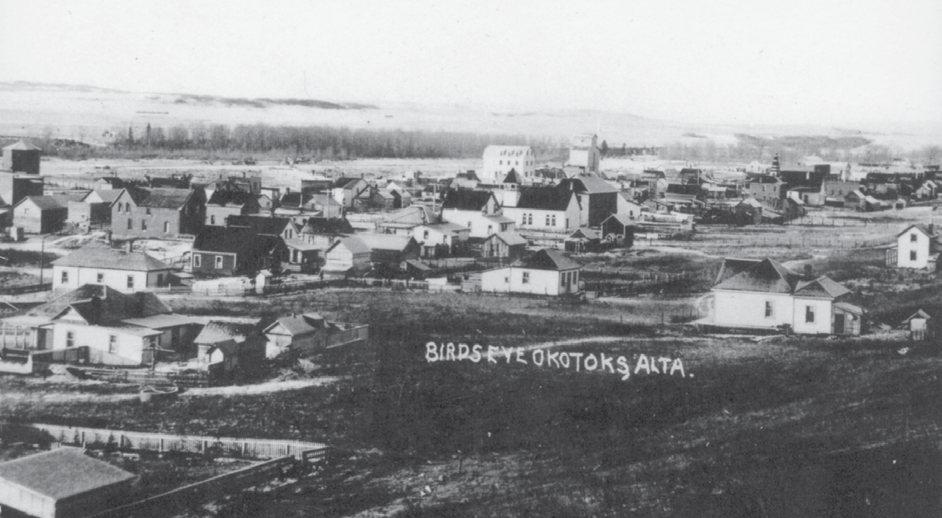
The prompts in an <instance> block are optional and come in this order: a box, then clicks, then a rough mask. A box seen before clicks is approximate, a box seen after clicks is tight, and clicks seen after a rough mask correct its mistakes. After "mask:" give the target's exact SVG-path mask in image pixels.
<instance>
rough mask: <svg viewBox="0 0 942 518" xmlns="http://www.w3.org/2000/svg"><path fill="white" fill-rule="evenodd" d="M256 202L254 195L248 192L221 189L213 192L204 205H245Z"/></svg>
mask: <svg viewBox="0 0 942 518" xmlns="http://www.w3.org/2000/svg"><path fill="white" fill-rule="evenodd" d="M254 202H257V200H256V199H255V195H254V194H252V193H250V192H245V191H237V190H235V189H222V190H216V191H213V195H212V196H210V197H209V201H207V202H206V203H207V204H209V205H239V206H242V205H245V204H247V203H254Z"/></svg>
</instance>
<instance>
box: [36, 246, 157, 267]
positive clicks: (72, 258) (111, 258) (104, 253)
mask: <svg viewBox="0 0 942 518" xmlns="http://www.w3.org/2000/svg"><path fill="white" fill-rule="evenodd" d="M52 264H53V265H54V266H72V267H79V268H107V269H111V270H129V271H136V272H152V271H157V270H170V269H171V267H170V265H168V264H166V263H163V262H161V261H159V260H157V259H156V258H154V257H153V256H151V255H148V254H146V253H144V252H130V253H128V252H127V251H126V250H123V249H116V248H111V247H109V246H104V245H100V244H89V245H85V246H83V247H82V248H79V249H78V250H75V251H74V252H72V253H70V254H69V255H67V256H65V257H60V258H59V259H56V260H55V261H53V262H52Z"/></svg>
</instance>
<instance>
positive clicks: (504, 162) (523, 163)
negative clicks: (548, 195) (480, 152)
mask: <svg viewBox="0 0 942 518" xmlns="http://www.w3.org/2000/svg"><path fill="white" fill-rule="evenodd" d="M535 169H536V157H535V155H534V154H533V150H532V149H531V148H530V146H487V147H486V148H484V167H483V169H482V171H481V174H479V175H478V177H479V178H480V179H481V182H482V183H485V184H489V185H496V184H499V183H501V182H503V181H504V178H505V177H506V176H507V173H509V172H510V171H511V170H513V171H515V172H516V173H517V175H518V176H517V177H518V178H519V179H520V181H521V182H523V183H531V182H532V181H533V177H534V174H533V172H534V170H535Z"/></svg>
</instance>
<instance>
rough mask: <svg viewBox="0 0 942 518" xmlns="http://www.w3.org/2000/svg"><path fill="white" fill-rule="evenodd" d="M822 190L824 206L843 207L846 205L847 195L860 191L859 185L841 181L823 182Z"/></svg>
mask: <svg viewBox="0 0 942 518" xmlns="http://www.w3.org/2000/svg"><path fill="white" fill-rule="evenodd" d="M823 189H824V204H825V205H828V206H832V207H843V206H845V204H846V203H847V195H849V194H851V193H853V192H856V191H857V190H858V189H860V184H859V183H857V182H848V181H843V180H825V182H824V185H823Z"/></svg>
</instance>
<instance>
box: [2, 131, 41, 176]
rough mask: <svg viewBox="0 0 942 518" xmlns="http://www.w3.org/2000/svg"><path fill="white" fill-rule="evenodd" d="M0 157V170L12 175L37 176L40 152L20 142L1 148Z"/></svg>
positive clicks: (32, 146)
mask: <svg viewBox="0 0 942 518" xmlns="http://www.w3.org/2000/svg"><path fill="white" fill-rule="evenodd" d="M2 151H3V156H0V170H4V171H10V172H12V173H24V174H32V175H38V174H39V160H40V157H41V155H42V150H41V149H39V148H38V147H36V146H34V145H32V144H29V143H27V142H23V141H22V140H20V141H19V142H16V143H14V144H10V145H9V146H5V147H4V148H3V150H2Z"/></svg>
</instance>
